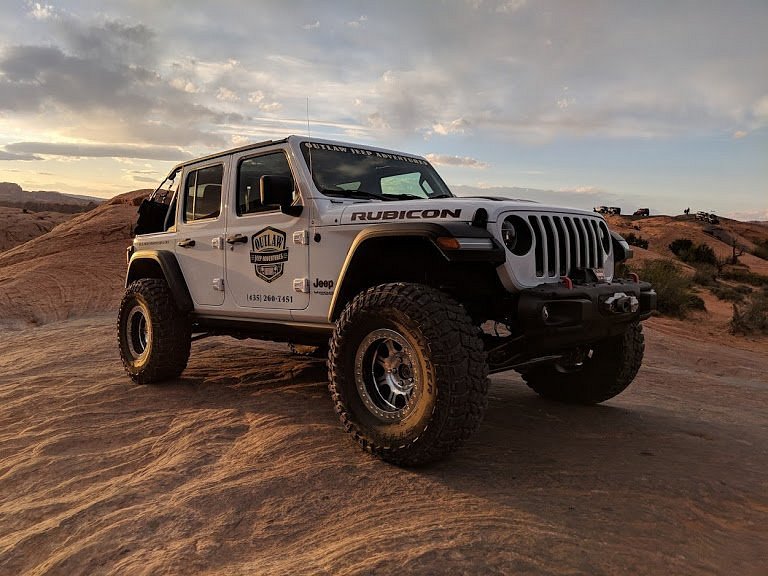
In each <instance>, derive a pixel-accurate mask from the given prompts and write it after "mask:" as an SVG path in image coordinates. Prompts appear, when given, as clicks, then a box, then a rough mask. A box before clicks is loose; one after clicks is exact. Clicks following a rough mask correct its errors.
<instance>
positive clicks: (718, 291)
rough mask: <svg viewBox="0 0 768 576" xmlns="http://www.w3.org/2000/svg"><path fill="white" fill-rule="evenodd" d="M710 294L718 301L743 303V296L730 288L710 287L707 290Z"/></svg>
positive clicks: (721, 286)
mask: <svg viewBox="0 0 768 576" xmlns="http://www.w3.org/2000/svg"><path fill="white" fill-rule="evenodd" d="M709 291H710V292H712V294H714V295H715V296H717V299H718V300H726V301H727V302H743V301H744V294H743V293H741V292H739V291H738V290H736V289H734V288H731V287H730V286H726V285H724V284H721V285H718V286H712V287H711V288H710V289H709Z"/></svg>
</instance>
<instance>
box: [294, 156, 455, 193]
mask: <svg viewBox="0 0 768 576" xmlns="http://www.w3.org/2000/svg"><path fill="white" fill-rule="evenodd" d="M301 152H302V154H303V155H304V160H305V161H306V163H307V166H309V169H310V172H311V173H312V178H313V180H314V181H315V186H317V189H318V190H319V191H320V192H322V193H323V194H325V195H327V196H343V197H348V198H373V199H380V200H413V199H425V198H447V197H450V196H453V195H452V194H451V192H450V190H448V187H447V186H446V185H445V183H444V182H443V181H442V179H441V178H440V176H438V174H437V172H435V169H434V168H432V166H430V164H429V162H427V161H426V160H422V159H421V158H414V157H412V156H403V155H400V154H389V153H384V152H377V151H375V150H366V149H364V148H356V147H350V146H340V145H336V144H320V143H318V142H302V143H301Z"/></svg>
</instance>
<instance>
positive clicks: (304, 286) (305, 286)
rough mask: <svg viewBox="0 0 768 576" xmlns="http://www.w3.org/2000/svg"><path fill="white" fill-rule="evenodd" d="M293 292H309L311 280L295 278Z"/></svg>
mask: <svg viewBox="0 0 768 576" xmlns="http://www.w3.org/2000/svg"><path fill="white" fill-rule="evenodd" d="M293 290H294V292H301V293H303V294H306V293H307V292H309V278H294V279H293Z"/></svg>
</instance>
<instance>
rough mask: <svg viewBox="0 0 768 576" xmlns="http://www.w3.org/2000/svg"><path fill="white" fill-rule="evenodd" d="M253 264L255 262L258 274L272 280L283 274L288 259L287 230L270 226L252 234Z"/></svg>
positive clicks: (268, 280)
mask: <svg viewBox="0 0 768 576" xmlns="http://www.w3.org/2000/svg"><path fill="white" fill-rule="evenodd" d="M251 248H252V249H253V251H252V252H251V264H254V270H256V276H258V277H259V278H261V279H262V280H265V281H266V282H272V281H273V280H276V279H277V278H280V276H282V275H283V267H284V266H285V262H287V261H288V248H286V247H285V232H283V231H282V230H278V229H276V228H272V227H271V226H268V227H266V228H264V229H263V230H259V231H258V232H256V234H254V235H253V236H251Z"/></svg>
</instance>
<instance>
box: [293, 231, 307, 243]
mask: <svg viewBox="0 0 768 576" xmlns="http://www.w3.org/2000/svg"><path fill="white" fill-rule="evenodd" d="M293 243H294V244H300V245H302V246H306V245H307V244H309V230H298V231H296V232H294V233H293Z"/></svg>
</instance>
